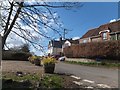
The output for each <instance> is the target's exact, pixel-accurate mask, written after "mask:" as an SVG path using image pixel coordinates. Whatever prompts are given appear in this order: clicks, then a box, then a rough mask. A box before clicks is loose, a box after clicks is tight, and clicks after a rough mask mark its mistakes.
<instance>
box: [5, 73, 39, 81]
mask: <svg viewBox="0 0 120 90" xmlns="http://www.w3.org/2000/svg"><path fill="white" fill-rule="evenodd" d="M3 79H12V80H14V81H21V80H30V81H38V80H39V79H40V76H39V75H38V74H27V75H23V76H22V77H20V76H17V75H15V74H11V73H7V74H5V75H4V76H3Z"/></svg>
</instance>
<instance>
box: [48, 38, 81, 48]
mask: <svg viewBox="0 0 120 90" xmlns="http://www.w3.org/2000/svg"><path fill="white" fill-rule="evenodd" d="M66 40H68V41H69V42H70V43H72V44H78V43H79V40H71V39H66ZM66 40H62V41H57V40H51V41H50V42H49V44H50V43H52V47H55V48H62V45H63V44H64V42H65V41H66Z"/></svg>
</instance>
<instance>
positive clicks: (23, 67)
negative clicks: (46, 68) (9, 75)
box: [2, 60, 43, 73]
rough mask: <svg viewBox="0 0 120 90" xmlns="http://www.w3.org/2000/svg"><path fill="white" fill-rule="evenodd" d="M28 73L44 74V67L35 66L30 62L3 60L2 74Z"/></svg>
mask: <svg viewBox="0 0 120 90" xmlns="http://www.w3.org/2000/svg"><path fill="white" fill-rule="evenodd" d="M17 71H22V72H27V73H43V68H42V66H35V65H34V64H31V63H30V62H29V61H10V60H2V72H17Z"/></svg>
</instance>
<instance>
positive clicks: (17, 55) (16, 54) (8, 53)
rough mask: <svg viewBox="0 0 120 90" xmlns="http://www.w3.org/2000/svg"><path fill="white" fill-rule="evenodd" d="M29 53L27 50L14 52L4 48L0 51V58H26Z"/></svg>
mask: <svg viewBox="0 0 120 90" xmlns="http://www.w3.org/2000/svg"><path fill="white" fill-rule="evenodd" d="M30 55H31V54H30V53H27V52H14V51H9V50H5V51H3V52H2V60H28V57H29V56H30Z"/></svg>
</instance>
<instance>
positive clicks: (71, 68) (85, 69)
mask: <svg viewBox="0 0 120 90" xmlns="http://www.w3.org/2000/svg"><path fill="white" fill-rule="evenodd" d="M55 72H56V73H69V74H73V75H75V76H78V77H80V78H82V79H87V80H91V81H94V82H95V83H98V84H100V83H102V84H107V85H109V86H111V87H115V88H118V69H109V68H100V67H89V66H81V65H75V64H67V63H64V62H59V63H57V64H56V68H55Z"/></svg>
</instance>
